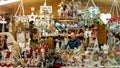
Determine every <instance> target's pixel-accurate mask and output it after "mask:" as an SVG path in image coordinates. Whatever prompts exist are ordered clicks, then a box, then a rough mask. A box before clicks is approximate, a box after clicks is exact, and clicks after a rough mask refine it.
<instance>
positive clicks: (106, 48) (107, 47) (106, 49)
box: [102, 44, 109, 54]
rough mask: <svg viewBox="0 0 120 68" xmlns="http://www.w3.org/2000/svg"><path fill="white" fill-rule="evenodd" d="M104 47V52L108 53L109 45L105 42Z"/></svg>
mask: <svg viewBox="0 0 120 68" xmlns="http://www.w3.org/2000/svg"><path fill="white" fill-rule="evenodd" d="M102 49H103V51H104V54H108V50H109V45H106V44H104V45H103V46H102Z"/></svg>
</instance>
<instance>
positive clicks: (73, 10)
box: [58, 0, 81, 18]
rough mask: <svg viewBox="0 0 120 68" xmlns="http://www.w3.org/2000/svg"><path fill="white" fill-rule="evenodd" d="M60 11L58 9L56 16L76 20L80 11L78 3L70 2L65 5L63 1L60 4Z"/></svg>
mask: <svg viewBox="0 0 120 68" xmlns="http://www.w3.org/2000/svg"><path fill="white" fill-rule="evenodd" d="M59 6H60V9H58V15H59V16H60V17H66V18H69V17H73V18H76V17H78V15H79V14H80V13H81V10H80V2H76V3H74V2H71V3H69V4H67V3H65V1H64V0H63V1H62V2H61V3H60V5H59Z"/></svg>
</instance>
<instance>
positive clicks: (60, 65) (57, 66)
mask: <svg viewBox="0 0 120 68" xmlns="http://www.w3.org/2000/svg"><path fill="white" fill-rule="evenodd" d="M54 66H55V68H60V67H62V64H54Z"/></svg>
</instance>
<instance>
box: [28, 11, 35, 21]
mask: <svg viewBox="0 0 120 68" xmlns="http://www.w3.org/2000/svg"><path fill="white" fill-rule="evenodd" d="M28 17H29V22H30V21H34V22H35V18H36V17H37V15H35V14H34V13H33V12H32V13H31V15H28Z"/></svg>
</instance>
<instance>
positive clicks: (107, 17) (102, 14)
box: [100, 13, 111, 24]
mask: <svg viewBox="0 0 120 68" xmlns="http://www.w3.org/2000/svg"><path fill="white" fill-rule="evenodd" d="M109 18H111V14H109V13H108V14H104V13H101V14H100V19H101V20H102V21H103V23H104V24H107V23H108V21H109V20H107V19H109Z"/></svg>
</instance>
